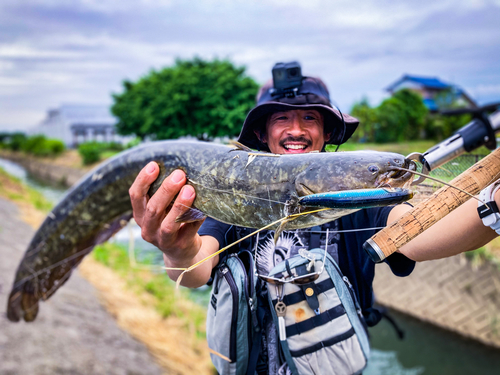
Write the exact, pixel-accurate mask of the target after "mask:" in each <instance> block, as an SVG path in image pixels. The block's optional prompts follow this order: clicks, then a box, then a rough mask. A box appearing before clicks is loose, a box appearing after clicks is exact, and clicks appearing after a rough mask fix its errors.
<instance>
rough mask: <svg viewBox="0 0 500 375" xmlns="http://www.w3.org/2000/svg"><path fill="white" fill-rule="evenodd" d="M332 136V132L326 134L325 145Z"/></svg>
mask: <svg viewBox="0 0 500 375" xmlns="http://www.w3.org/2000/svg"><path fill="white" fill-rule="evenodd" d="M332 134H333V133H332V132H330V133H325V135H324V137H325V143H327V142H328V141H329V140H330V138H331V137H332Z"/></svg>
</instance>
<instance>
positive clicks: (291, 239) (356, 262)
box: [130, 64, 500, 374]
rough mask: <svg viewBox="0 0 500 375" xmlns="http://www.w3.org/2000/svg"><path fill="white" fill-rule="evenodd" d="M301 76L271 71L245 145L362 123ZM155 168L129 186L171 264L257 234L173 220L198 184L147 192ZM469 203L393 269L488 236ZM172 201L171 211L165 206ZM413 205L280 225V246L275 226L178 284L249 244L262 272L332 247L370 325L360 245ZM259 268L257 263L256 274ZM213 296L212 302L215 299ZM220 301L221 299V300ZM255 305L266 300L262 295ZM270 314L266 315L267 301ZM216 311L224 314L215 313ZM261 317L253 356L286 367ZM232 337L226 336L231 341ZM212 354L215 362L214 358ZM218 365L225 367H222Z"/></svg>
mask: <svg viewBox="0 0 500 375" xmlns="http://www.w3.org/2000/svg"><path fill="white" fill-rule="evenodd" d="M297 65H298V64H297ZM295 67H296V66H295V65H294V66H292V68H290V71H289V72H291V73H297V72H296V71H294V70H293V69H295ZM299 69H300V67H299ZM298 73H299V74H298V75H297V74H291V76H290V77H289V78H290V81H291V82H292V83H291V84H289V83H290V82H288V81H287V80H286V79H285V80H284V84H283V80H281V81H280V79H279V77H277V76H276V75H275V76H274V79H273V80H272V81H270V82H268V83H267V84H266V85H264V86H263V87H262V88H261V90H260V91H259V93H258V96H257V105H256V107H255V108H254V109H252V110H251V111H250V113H249V114H248V116H247V118H246V120H245V123H244V124H243V128H242V131H241V134H240V136H239V138H238V141H239V142H240V143H242V144H243V145H245V146H247V147H250V148H253V149H257V150H260V151H267V152H272V153H275V154H289V153H304V152H321V151H324V150H325V146H326V144H333V145H337V146H338V145H341V144H342V143H344V142H345V141H347V140H348V139H349V138H350V137H351V135H352V134H353V132H354V131H355V129H356V127H357V125H358V120H357V119H355V118H353V117H351V116H349V115H347V114H342V113H341V112H340V111H338V110H337V109H335V108H333V107H332V105H331V104H330V97H329V93H328V90H327V88H326V86H325V85H324V83H323V82H322V81H321V80H320V79H318V78H311V77H302V76H301V74H300V71H299V72H298ZM273 75H274V70H273ZM297 76H298V79H297ZM158 172H159V170H158V166H157V164H156V163H150V164H148V165H147V166H146V167H145V168H144V169H143V170H142V171H141V173H140V174H139V175H138V177H137V179H136V181H135V182H134V184H133V185H132V187H131V188H130V197H131V202H132V207H133V210H134V218H135V220H136V222H137V223H138V224H139V226H140V227H141V228H142V235H143V237H144V239H145V240H146V241H149V242H151V243H153V244H154V245H156V246H157V247H158V248H159V249H160V250H161V251H162V252H163V254H164V260H165V264H166V266H167V267H172V268H173V267H179V268H186V267H189V266H191V265H192V264H194V263H196V262H198V261H200V260H202V259H204V258H205V257H207V256H208V255H211V254H214V253H215V252H217V250H219V249H220V248H222V247H225V246H227V245H229V244H231V243H233V242H234V241H236V240H239V239H241V238H242V237H244V236H246V235H247V234H249V233H250V232H252V231H253V230H251V229H249V228H241V227H235V226H231V225H227V224H224V223H220V222H217V221H216V220H214V219H211V218H207V219H206V220H205V222H204V223H203V224H201V223H200V222H196V223H182V224H181V223H176V222H175V218H177V217H178V216H180V215H182V214H183V213H184V212H186V211H187V210H188V209H189V207H190V206H191V205H192V204H193V201H194V198H195V191H194V188H193V187H192V186H190V185H186V176H185V174H184V173H183V172H182V171H179V170H178V171H175V172H174V173H172V174H171V175H170V176H169V177H168V178H167V179H166V180H165V181H164V183H163V184H162V188H161V189H160V190H158V192H157V193H156V194H155V195H154V196H153V197H152V198H151V199H149V198H148V196H147V192H148V189H149V186H150V184H151V183H152V182H153V181H154V180H155V179H156V177H157V176H158ZM176 196H177V198H176ZM495 197H496V201H497V204H500V194H499V193H498V192H497V194H496V196H495ZM472 201H473V200H471V201H469V202H467V203H466V204H464V205H462V206H461V207H459V208H458V209H457V210H455V211H454V212H453V213H452V214H450V215H448V216H447V217H445V218H444V219H443V220H441V221H440V222H439V223H437V224H436V225H434V226H433V227H431V228H430V229H429V230H427V231H426V232H425V233H424V234H422V235H420V236H418V237H417V238H416V239H414V240H412V241H411V242H410V243H408V244H407V245H405V246H404V247H403V248H402V249H400V251H401V252H400V253H395V254H393V255H391V256H389V257H388V258H387V259H386V263H387V264H388V265H389V266H390V267H391V269H392V271H393V273H394V274H396V275H398V276H406V275H408V274H410V273H411V271H412V270H413V268H414V265H415V260H427V259H436V258H443V257H446V256H451V255H454V254H457V253H460V252H463V251H467V250H472V249H475V248H478V247H480V246H482V245H483V244H485V243H487V242H489V241H491V240H492V239H493V238H494V237H495V236H496V233H495V232H494V231H493V230H491V228H488V227H485V226H484V225H483V223H482V222H481V220H480V219H479V217H478V215H477V212H476V208H477V204H476V202H472ZM172 202H173V204H172V206H171V209H168V207H169V206H170V204H171V203H172ZM409 209H410V207H409V206H408V205H399V206H393V207H378V208H371V209H364V210H360V211H358V212H355V213H353V214H351V215H347V216H344V217H342V218H340V219H338V220H335V221H333V222H330V223H327V224H324V225H322V226H321V227H315V228H313V230H311V229H301V230H296V231H291V232H283V233H282V234H281V235H280V237H279V238H278V240H277V242H276V243H275V242H274V238H273V232H264V233H260V234H259V235H258V236H253V237H252V238H250V239H248V240H245V241H243V242H241V243H240V244H238V245H236V246H233V247H231V248H230V249H229V250H228V251H226V252H225V253H222V254H221V255H220V256H215V257H213V258H212V259H211V260H210V261H207V262H205V263H203V264H202V265H201V266H200V267H198V268H196V269H195V270H193V271H192V272H189V273H187V274H186V275H185V276H184V278H183V279H182V284H183V285H185V286H188V287H199V286H201V285H204V284H206V283H207V282H209V280H210V279H211V277H213V275H214V272H215V271H216V270H218V269H219V268H218V267H219V265H221V264H222V263H223V262H224V261H225V260H226V259H228V257H229V255H230V254H235V253H238V252H240V251H243V250H249V251H250V252H252V254H254V255H255V253H257V254H261V255H262V254H268V257H267V258H263V257H262V256H260V257H259V256H258V257H257V259H256V260H257V261H256V268H257V273H258V274H264V273H263V271H262V269H261V268H263V269H266V268H267V269H269V264H263V262H264V263H266V262H267V263H271V265H273V264H276V263H279V262H280V261H283V260H284V259H287V258H288V257H290V255H291V254H294V252H295V253H296V252H297V251H298V249H299V248H300V249H302V248H309V249H312V248H323V249H324V248H325V247H328V253H329V254H330V255H331V257H332V258H333V259H335V261H336V262H337V263H338V265H339V267H340V270H341V271H342V273H343V274H344V275H345V276H346V277H347V278H348V280H349V281H350V283H351V284H352V288H353V291H354V294H355V296H356V298H357V300H358V302H359V305H360V308H361V311H362V315H363V318H364V320H365V322H366V324H367V325H369V326H372V325H375V324H377V323H378V321H379V320H380V313H378V311H376V310H375V309H373V307H372V305H373V290H372V282H373V278H374V269H375V264H374V263H373V262H372V261H371V260H370V258H369V257H368V255H367V254H366V253H365V251H364V250H363V249H362V245H363V243H364V242H365V241H366V240H367V239H368V238H370V237H371V236H372V235H373V234H375V233H376V231H377V229H376V228H380V227H384V226H386V225H387V223H390V222H392V221H394V220H395V219H397V218H398V217H400V216H401V215H402V214H403V213H404V212H406V211H407V210H409ZM410 258H411V259H410ZM262 259H264V261H262ZM259 267H260V268H259ZM254 271H255V270H253V269H252V270H251V271H250V274H253V273H254ZM168 274H169V276H170V277H171V278H172V279H174V280H176V279H177V278H178V276H179V274H180V271H168ZM259 288H260V289H259V290H260V291H261V292H263V293H265V289H266V286H265V285H264V284H260V287H259ZM219 297H220V296H219ZM214 303H215V302H214V300H213V299H212V304H214ZM218 303H219V306H220V304H221V301H219V302H218ZM229 303H230V302H229ZM259 303H260V305H262V304H264V305H265V304H266V302H265V299H264V302H262V301H261V302H259ZM266 311H267V313H266V314H267V315H269V316H270V315H271V313H270V310H269V306H268V307H267V310H266ZM217 312H218V313H219V314H220V313H221V312H220V311H219V310H217ZM227 319H229V317H227ZM264 321H265V322H267V323H266V324H265V326H264V327H261V328H262V330H263V331H264V334H263V337H262V343H263V345H262V347H261V349H260V351H259V353H258V356H254V357H253V360H254V361H257V360H258V364H257V365H256V371H257V373H258V374H276V373H279V371H285V367H286V366H287V364H286V363H284V362H283V360H282V357H280V355H278V354H277V353H276V351H277V350H279V349H276V348H277V347H278V346H277V345H273V344H272V343H273V342H274V343H275V342H276V328H275V327H274V325H273V323H272V320H271V319H270V318H269V319H267V320H266V319H264ZM273 332H274V333H273ZM273 335H274V336H273ZM219 336H220V335H219ZM223 339H224V338H223ZM227 340H228V342H229V338H227ZM212 359H214V360H217V358H216V357H212ZM219 361H220V360H219ZM253 366H255V363H254V364H253ZM218 370H219V372H222V373H225V370H221V369H220V368H219V367H218ZM283 373H286V371H285V372H283ZM322 373H329V372H328V371H326V372H325V371H323V372H322ZM342 373H344V372H342ZM345 373H348V372H345Z"/></svg>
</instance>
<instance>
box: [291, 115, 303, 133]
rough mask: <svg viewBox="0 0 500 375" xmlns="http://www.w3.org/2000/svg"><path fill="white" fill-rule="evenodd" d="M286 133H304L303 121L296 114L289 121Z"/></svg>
mask: <svg viewBox="0 0 500 375" xmlns="http://www.w3.org/2000/svg"><path fill="white" fill-rule="evenodd" d="M288 134H290V135H303V134H305V132H304V126H303V123H302V121H301V119H300V118H299V117H297V116H296V117H294V118H293V119H292V120H291V121H290V126H289V127H288Z"/></svg>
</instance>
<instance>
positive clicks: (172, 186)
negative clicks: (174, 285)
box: [129, 162, 219, 288]
mask: <svg viewBox="0 0 500 375" xmlns="http://www.w3.org/2000/svg"><path fill="white" fill-rule="evenodd" d="M158 174H159V167H158V165H157V164H156V163H155V162H151V163H149V164H148V165H147V166H146V167H144V169H143V170H142V171H141V172H140V173H139V174H138V176H137V178H136V179H135V181H134V183H133V184H132V186H131V187H130V190H129V194H130V201H131V203H132V210H133V214H134V219H135V221H136V222H137V224H138V225H139V226H140V227H141V235H142V237H143V238H144V240H146V241H147V242H150V243H152V244H153V245H155V246H156V247H158V248H159V249H160V250H161V251H162V252H163V258H164V260H165V265H166V266H167V267H171V268H187V267H189V266H191V265H193V264H195V263H196V262H198V261H200V260H202V259H204V258H205V257H207V256H209V255H211V254H213V253H215V252H216V251H217V250H218V249H219V242H218V241H217V240H216V239H215V238H214V237H211V236H199V235H198V233H197V232H198V229H199V228H200V226H201V224H202V221H199V222H194V223H176V222H175V219H176V218H177V217H179V216H180V215H182V214H183V213H185V212H186V211H187V210H189V209H190V207H191V205H192V204H193V202H194V199H195V197H196V193H195V191H194V188H193V187H192V186H190V185H186V181H187V180H186V175H185V173H184V172H183V171H181V170H175V171H174V172H172V174H171V175H170V176H168V177H167V178H166V179H165V181H163V183H162V185H161V187H160V188H159V189H158V191H157V192H156V193H155V194H154V195H153V196H152V197H151V198H149V197H148V190H149V187H150V185H151V184H152V183H153V182H154V181H155V180H156V178H157V177H158ZM176 196H177V197H176ZM218 261H219V257H218V256H215V257H214V258H212V259H210V260H208V261H207V262H205V263H203V264H202V265H200V266H199V267H197V268H195V269H194V270H193V271H191V272H188V273H187V274H186V275H184V277H183V279H182V283H181V284H182V285H184V286H187V287H191V288H194V287H199V286H201V285H204V284H206V283H207V282H208V280H209V278H210V275H211V272H212V268H213V267H214V266H215V265H216V264H217V263H218ZM181 272H182V271H173V270H169V271H167V273H168V275H169V277H170V278H171V279H172V280H177V278H178V277H179V275H180V274H181Z"/></svg>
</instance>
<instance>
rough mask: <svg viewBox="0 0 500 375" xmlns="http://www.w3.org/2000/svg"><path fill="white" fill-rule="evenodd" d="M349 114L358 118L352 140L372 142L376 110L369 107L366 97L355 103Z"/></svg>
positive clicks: (373, 139)
mask: <svg viewBox="0 0 500 375" xmlns="http://www.w3.org/2000/svg"><path fill="white" fill-rule="evenodd" d="M351 115H352V116H354V117H356V118H357V119H358V120H359V126H358V129H357V130H356V131H355V132H354V134H353V136H352V140H353V141H360V142H374V141H375V124H376V123H377V111H376V109H375V108H372V107H370V104H369V103H368V99H366V98H363V99H361V101H360V102H358V103H355V104H354V106H353V107H352V109H351Z"/></svg>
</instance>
